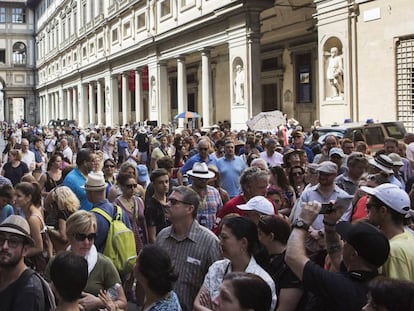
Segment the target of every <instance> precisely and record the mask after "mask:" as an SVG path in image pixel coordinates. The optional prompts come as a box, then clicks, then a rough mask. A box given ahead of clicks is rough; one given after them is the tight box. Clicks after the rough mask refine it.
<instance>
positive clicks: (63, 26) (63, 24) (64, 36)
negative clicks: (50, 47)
mask: <svg viewBox="0 0 414 311" xmlns="http://www.w3.org/2000/svg"><path fill="white" fill-rule="evenodd" d="M65 40H66V18H64V19H62V41H65Z"/></svg>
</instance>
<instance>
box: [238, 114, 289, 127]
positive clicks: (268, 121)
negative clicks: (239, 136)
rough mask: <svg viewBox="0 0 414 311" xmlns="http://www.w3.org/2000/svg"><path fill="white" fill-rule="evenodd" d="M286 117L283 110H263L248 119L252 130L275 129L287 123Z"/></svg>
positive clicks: (247, 122)
mask: <svg viewBox="0 0 414 311" xmlns="http://www.w3.org/2000/svg"><path fill="white" fill-rule="evenodd" d="M285 123H286V119H285V117H284V116H283V112H281V111H279V110H274V111H263V112H260V113H259V114H257V115H256V116H254V117H253V118H251V119H250V120H248V121H246V124H247V126H248V127H249V128H250V129H252V130H257V131H258V130H273V129H274V128H277V127H278V126H279V125H282V124H285Z"/></svg>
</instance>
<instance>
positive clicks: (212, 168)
mask: <svg viewBox="0 0 414 311" xmlns="http://www.w3.org/2000/svg"><path fill="white" fill-rule="evenodd" d="M208 170H209V171H212V172H213V173H214V175H215V176H214V177H213V178H211V179H209V181H208V184H209V185H210V186H213V187H214V188H216V189H217V190H218V191H219V193H220V197H221V200H222V201H223V205H224V204H225V203H226V202H227V201H229V200H230V196H229V194H228V193H227V191H226V190H224V189H223V188H222V187H220V183H221V179H220V172H219V170H218V168H217V166H215V165H214V164H210V165H209V166H208Z"/></svg>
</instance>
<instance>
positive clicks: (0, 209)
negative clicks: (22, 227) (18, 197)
mask: <svg viewBox="0 0 414 311" xmlns="http://www.w3.org/2000/svg"><path fill="white" fill-rule="evenodd" d="M13 200H14V189H13V187H12V186H11V185H9V184H3V185H1V186H0V223H2V222H3V220H5V219H6V218H7V217H9V216H10V215H13V214H14V210H13V206H12V205H11V204H12V202H13Z"/></svg>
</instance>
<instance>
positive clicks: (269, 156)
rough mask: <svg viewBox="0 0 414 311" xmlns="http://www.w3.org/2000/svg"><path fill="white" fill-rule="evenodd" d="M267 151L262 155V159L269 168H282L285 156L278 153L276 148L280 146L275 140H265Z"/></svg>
mask: <svg viewBox="0 0 414 311" xmlns="http://www.w3.org/2000/svg"><path fill="white" fill-rule="evenodd" d="M265 143H266V146H265V147H266V148H265V149H266V150H265V151H263V152H261V153H260V158H262V159H263V160H265V161H266V163H267V166H268V167H272V166H280V165H282V164H283V156H282V154H280V153H279V152H277V151H276V147H277V146H278V145H279V144H278V143H277V142H276V140H274V139H273V138H267V139H266V140H265Z"/></svg>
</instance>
